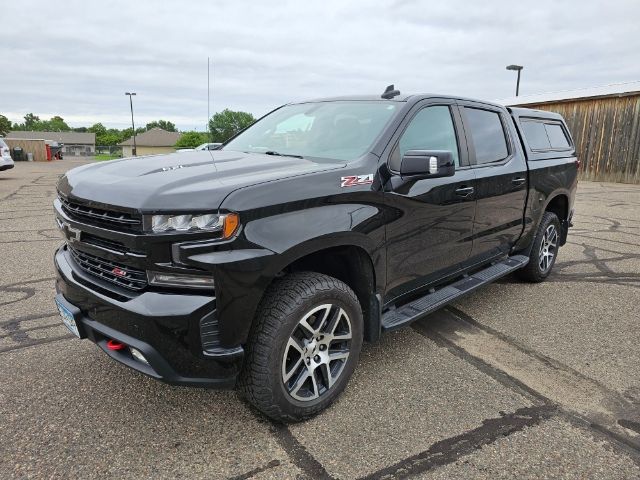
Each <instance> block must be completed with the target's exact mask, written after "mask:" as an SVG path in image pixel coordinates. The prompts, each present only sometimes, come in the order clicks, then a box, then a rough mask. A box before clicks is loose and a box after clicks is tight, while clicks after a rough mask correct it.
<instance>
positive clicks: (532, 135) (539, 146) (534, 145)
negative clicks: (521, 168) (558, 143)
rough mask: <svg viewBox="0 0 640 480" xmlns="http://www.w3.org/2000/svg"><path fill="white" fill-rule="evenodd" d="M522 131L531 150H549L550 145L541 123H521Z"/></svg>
mask: <svg viewBox="0 0 640 480" xmlns="http://www.w3.org/2000/svg"><path fill="white" fill-rule="evenodd" d="M522 130H523V132H524V136H525V138H526V139H527V143H528V144H529V147H530V148H531V150H549V149H550V148H551V143H549V137H547V131H546V130H545V128H544V123H542V122H531V121H529V122H522Z"/></svg>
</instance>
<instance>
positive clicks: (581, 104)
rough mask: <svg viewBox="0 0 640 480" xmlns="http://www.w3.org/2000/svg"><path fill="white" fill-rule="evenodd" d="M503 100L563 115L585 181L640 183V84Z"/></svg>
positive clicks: (632, 83) (623, 84)
mask: <svg viewBox="0 0 640 480" xmlns="http://www.w3.org/2000/svg"><path fill="white" fill-rule="evenodd" d="M498 102H499V103H502V104H503V105H507V106H514V107H515V106H519V107H527V108H535V109H539V110H549V111H552V112H557V113H559V114H560V115H562V116H563V117H564V118H565V120H566V121H567V124H568V126H569V130H570V131H571V135H572V136H573V140H574V142H575V144H576V150H577V153H578V158H579V159H580V160H581V162H582V168H581V169H582V173H581V177H582V178H584V179H587V180H597V181H611V182H627V183H640V82H631V83H618V84H612V85H605V86H602V87H594V88H584V89H580V90H568V91H563V92H552V93H543V94H539V95H528V96H519V97H513V98H509V99H503V100H499V101H498Z"/></svg>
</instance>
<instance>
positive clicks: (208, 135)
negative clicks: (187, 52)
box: [207, 57, 212, 142]
mask: <svg viewBox="0 0 640 480" xmlns="http://www.w3.org/2000/svg"><path fill="white" fill-rule="evenodd" d="M209 65H210V61H209V57H207V137H208V138H209V141H210V142H211V141H212V140H211V127H210V126H209V122H210V121H211V87H210V77H211V73H210V72H211V67H210V66H209Z"/></svg>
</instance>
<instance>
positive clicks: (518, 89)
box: [507, 65, 524, 97]
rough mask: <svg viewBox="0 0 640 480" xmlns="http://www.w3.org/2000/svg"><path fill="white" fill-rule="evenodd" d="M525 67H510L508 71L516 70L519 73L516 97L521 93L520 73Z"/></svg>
mask: <svg viewBox="0 0 640 480" xmlns="http://www.w3.org/2000/svg"><path fill="white" fill-rule="evenodd" d="M523 68H524V67H523V66H522V65H508V66H507V70H516V71H517V72H518V80H516V97H517V96H518V93H520V71H521V70H522V69H523Z"/></svg>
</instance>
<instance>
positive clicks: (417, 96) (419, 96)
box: [290, 93, 505, 108]
mask: <svg viewBox="0 0 640 480" xmlns="http://www.w3.org/2000/svg"><path fill="white" fill-rule="evenodd" d="M429 98H446V99H450V100H461V101H467V102H477V103H482V104H484V105H491V106H494V107H498V108H505V107H504V105H501V104H499V103H495V102H490V101H486V100H479V99H477V98H466V97H460V96H457V95H443V94H437V93H414V94H400V95H397V96H395V97H393V98H382V97H381V96H380V95H345V96H340V97H325V98H314V99H310V100H301V101H298V102H291V103H290V105H297V104H302V103H317V102H357V101H360V102H362V101H368V102H375V101H378V102H410V103H412V104H413V103H416V102H419V101H421V100H426V99H429Z"/></svg>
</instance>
